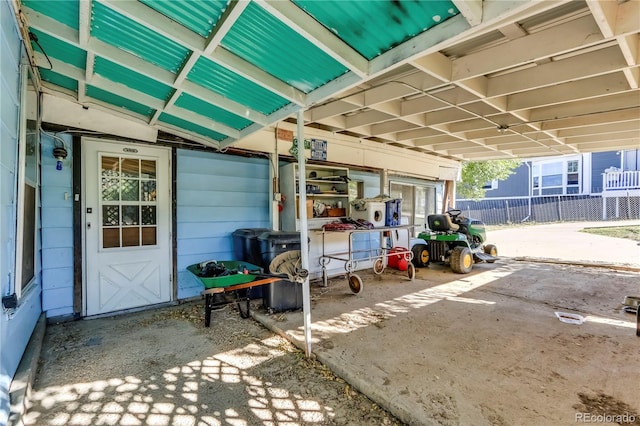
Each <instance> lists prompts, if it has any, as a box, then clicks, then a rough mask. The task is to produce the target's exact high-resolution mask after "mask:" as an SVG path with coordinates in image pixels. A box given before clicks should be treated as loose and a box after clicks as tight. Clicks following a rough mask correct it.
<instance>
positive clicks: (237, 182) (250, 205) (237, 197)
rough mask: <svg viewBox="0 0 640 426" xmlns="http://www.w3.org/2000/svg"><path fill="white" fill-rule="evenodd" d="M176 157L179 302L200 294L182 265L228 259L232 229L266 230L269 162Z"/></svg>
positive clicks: (209, 155)
mask: <svg viewBox="0 0 640 426" xmlns="http://www.w3.org/2000/svg"><path fill="white" fill-rule="evenodd" d="M177 157H178V159H177V166H176V170H177V177H176V182H177V194H176V201H177V212H176V216H177V229H176V239H177V265H178V298H179V299H185V298H189V297H194V296H198V295H199V294H200V291H202V284H201V283H200V281H199V280H198V279H197V278H195V277H193V275H192V274H191V273H190V272H187V271H185V268H186V267H187V266H189V265H192V264H194V263H199V262H202V261H204V260H209V259H218V260H225V259H226V260H230V259H233V239H232V233H233V231H235V230H236V229H239V228H270V221H269V162H268V160H267V159H262V158H245V157H239V156H233V155H224V154H214V153H203V152H199V151H188V150H178V153H177Z"/></svg>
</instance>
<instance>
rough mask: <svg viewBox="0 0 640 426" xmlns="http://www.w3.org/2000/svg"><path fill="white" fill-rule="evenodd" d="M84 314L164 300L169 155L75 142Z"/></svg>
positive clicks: (168, 269)
mask: <svg viewBox="0 0 640 426" xmlns="http://www.w3.org/2000/svg"><path fill="white" fill-rule="evenodd" d="M82 149H83V171H82V172H83V182H84V186H83V192H84V194H83V195H84V196H83V198H82V199H83V203H82V212H83V225H84V237H85V238H84V252H85V273H84V277H85V281H84V284H85V285H84V288H85V292H84V294H85V298H84V301H85V314H86V315H87V316H90V315H98V314H104V313H107V312H114V311H121V310H124V309H130V308H136V307H140V306H147V305H153V304H156V303H162V302H168V301H170V300H171V297H172V294H173V291H172V279H171V274H172V271H173V268H172V266H171V265H172V256H171V191H170V189H171V188H170V185H169V182H170V174H171V168H170V156H169V154H170V150H169V149H167V148H157V147H148V146H143V145H133V144H128V143H124V142H102V141H98V140H96V139H90V138H83V145H82Z"/></svg>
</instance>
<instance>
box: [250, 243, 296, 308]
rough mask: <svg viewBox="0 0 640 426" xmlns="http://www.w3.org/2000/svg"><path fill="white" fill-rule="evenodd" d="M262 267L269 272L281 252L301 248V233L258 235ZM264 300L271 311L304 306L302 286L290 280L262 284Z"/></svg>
mask: <svg viewBox="0 0 640 426" xmlns="http://www.w3.org/2000/svg"><path fill="white" fill-rule="evenodd" d="M258 243H259V246H260V256H261V259H262V263H261V265H262V267H263V268H264V270H265V272H269V265H270V264H271V261H272V260H273V259H274V258H275V257H276V256H277V255H279V254H282V253H284V252H287V251H290V250H300V246H301V244H300V233H299V232H285V231H268V232H263V233H262V234H260V235H259V236H258ZM262 287H263V289H262V302H263V304H264V306H265V307H266V308H267V309H269V310H270V311H271V312H282V311H288V310H295V309H300V308H302V286H301V285H300V284H297V283H294V282H292V281H289V280H282V281H278V282H275V283H272V284H269V285H265V286H262Z"/></svg>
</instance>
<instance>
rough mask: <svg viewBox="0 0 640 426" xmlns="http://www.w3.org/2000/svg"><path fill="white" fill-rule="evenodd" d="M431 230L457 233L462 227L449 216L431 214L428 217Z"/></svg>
mask: <svg viewBox="0 0 640 426" xmlns="http://www.w3.org/2000/svg"><path fill="white" fill-rule="evenodd" d="M427 223H428V224H429V229H431V230H432V231H436V232H448V231H457V230H458V229H459V228H460V227H459V226H458V225H457V224H455V223H453V222H452V221H451V216H449V215H448V214H430V215H429V216H427Z"/></svg>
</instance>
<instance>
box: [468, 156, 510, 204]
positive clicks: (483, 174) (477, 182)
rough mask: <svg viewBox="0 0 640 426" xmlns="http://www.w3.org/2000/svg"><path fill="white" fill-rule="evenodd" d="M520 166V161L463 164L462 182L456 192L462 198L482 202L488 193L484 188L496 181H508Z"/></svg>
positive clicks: (470, 162)
mask: <svg viewBox="0 0 640 426" xmlns="http://www.w3.org/2000/svg"><path fill="white" fill-rule="evenodd" d="M519 165H520V160H517V159H509V160H490V161H469V162H466V163H463V164H462V173H461V180H459V181H458V183H457V186H456V192H457V193H458V196H459V197H461V198H470V199H472V200H480V199H481V198H484V194H485V192H486V190H485V189H484V188H482V187H483V186H485V185H486V184H487V183H489V182H491V181H493V180H496V179H497V180H503V179H506V178H507V177H509V175H511V174H513V172H514V170H515V169H516V167H518V166H519Z"/></svg>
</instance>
